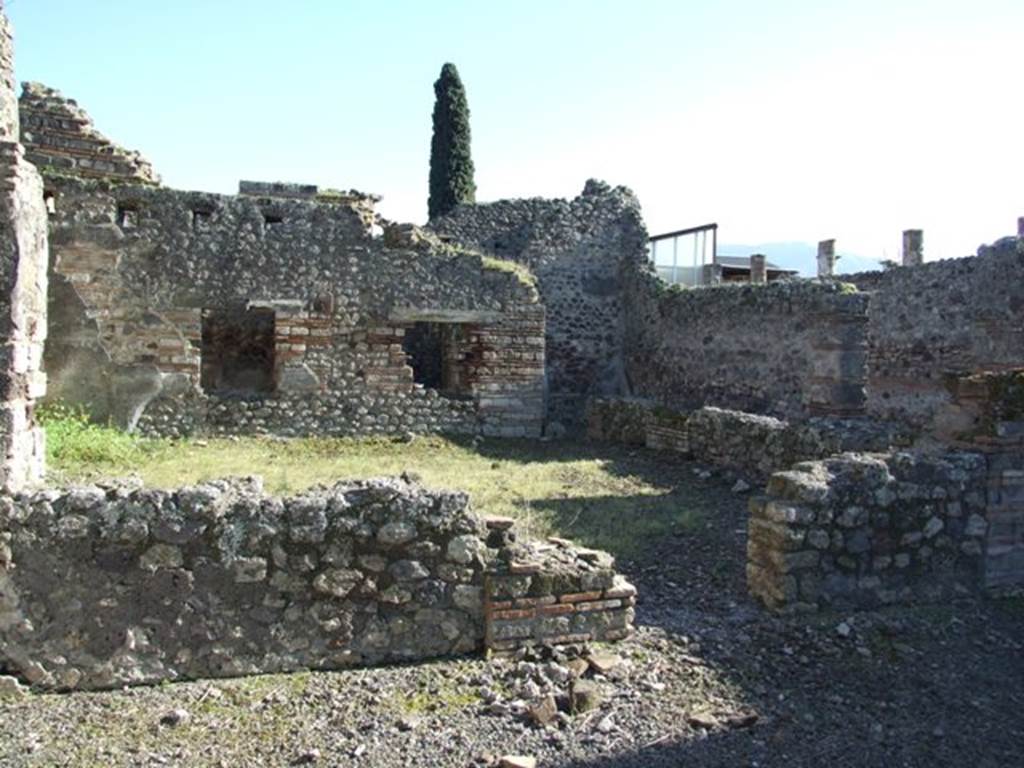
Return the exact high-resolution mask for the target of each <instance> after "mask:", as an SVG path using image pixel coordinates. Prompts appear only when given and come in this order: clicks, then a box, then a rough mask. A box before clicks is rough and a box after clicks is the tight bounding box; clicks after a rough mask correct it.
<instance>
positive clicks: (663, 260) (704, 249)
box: [648, 224, 718, 285]
mask: <svg viewBox="0 0 1024 768" xmlns="http://www.w3.org/2000/svg"><path fill="white" fill-rule="evenodd" d="M709 233H710V238H709V237H708V235H709ZM709 239H710V244H709V242H708V240H709ZM648 243H649V248H650V251H649V253H650V259H651V262H652V263H653V264H654V268H655V270H656V271H657V273H658V275H659V276H660V277H661V278H662V279H663V280H664V281H665V282H668V283H679V284H682V285H701V284H702V283H703V278H704V265H705V264H713V263H714V262H715V256H716V255H717V252H718V224H703V225H701V226H699V227H690V228H688V229H680V230H676V231H675V232H666V233H665V234H663V235H655V236H654V237H652V238H650V239H649V241H648ZM709 245H710V247H709Z"/></svg>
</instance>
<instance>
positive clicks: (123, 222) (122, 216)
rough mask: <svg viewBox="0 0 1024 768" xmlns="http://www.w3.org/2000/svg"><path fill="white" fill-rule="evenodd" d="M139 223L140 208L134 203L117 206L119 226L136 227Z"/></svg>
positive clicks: (125, 227) (123, 227) (122, 227)
mask: <svg viewBox="0 0 1024 768" xmlns="http://www.w3.org/2000/svg"><path fill="white" fill-rule="evenodd" d="M138 224H139V209H138V208H136V207H135V206H133V205H119V206H117V226H119V227H120V228H121V229H134V228H135V227H136V226H138Z"/></svg>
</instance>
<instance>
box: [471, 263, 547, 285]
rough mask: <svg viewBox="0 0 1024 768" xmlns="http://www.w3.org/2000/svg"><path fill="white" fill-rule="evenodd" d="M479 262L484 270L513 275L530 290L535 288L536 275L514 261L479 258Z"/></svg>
mask: <svg viewBox="0 0 1024 768" xmlns="http://www.w3.org/2000/svg"><path fill="white" fill-rule="evenodd" d="M480 261H481V262H483V265H484V269H490V270H494V271H496V272H507V273H509V274H511V275H515V276H516V278H517V279H518V280H519V282H520V283H522V284H523V285H528V286H530V287H531V288H536V287H537V277H536V275H534V274H533V272H531V271H530V270H529V269H527V268H526V267H524V266H523V265H522V264H519V263H517V262H515V261H509V260H508V259H498V258H495V257H494V256H481V257H480Z"/></svg>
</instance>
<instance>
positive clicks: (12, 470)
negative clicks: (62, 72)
mask: <svg viewBox="0 0 1024 768" xmlns="http://www.w3.org/2000/svg"><path fill="white" fill-rule="evenodd" d="M13 66H14V49H13V42H12V38H11V28H10V24H9V22H8V21H7V17H6V16H5V15H4V14H3V9H2V6H0V489H3V490H12V489H17V488H21V487H23V486H25V485H28V484H31V483H33V482H35V481H37V480H39V479H40V478H41V477H42V474H43V461H44V456H45V451H44V438H43V433H42V430H41V429H40V427H39V426H38V424H37V423H36V418H35V402H36V400H37V398H40V397H42V396H43V394H45V392H46V375H45V374H44V373H43V371H42V360H43V341H44V339H45V338H46V291H47V275H46V269H47V232H46V228H47V219H46V206H45V204H44V201H43V182H42V179H41V178H40V176H39V173H38V172H37V171H36V169H35V168H34V167H33V166H32V165H31V164H29V163H28V162H26V160H25V150H24V148H23V147H22V146H21V145H20V144H19V143H18V105H17V99H16V98H15V95H14V77H13Z"/></svg>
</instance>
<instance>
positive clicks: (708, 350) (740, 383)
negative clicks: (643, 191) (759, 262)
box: [625, 266, 868, 418]
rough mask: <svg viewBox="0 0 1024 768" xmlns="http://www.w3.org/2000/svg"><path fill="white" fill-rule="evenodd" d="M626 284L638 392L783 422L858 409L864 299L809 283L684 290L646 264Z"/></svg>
mask: <svg viewBox="0 0 1024 768" xmlns="http://www.w3.org/2000/svg"><path fill="white" fill-rule="evenodd" d="M627 285H628V292H627V304H628V312H627V321H628V325H627V332H626V336H625V358H626V374H627V376H628V378H629V382H630V385H631V390H632V394H633V395H636V396H638V397H645V398H650V399H653V400H656V401H658V402H659V403H661V404H663V405H667V406H672V407H679V408H684V409H690V408H696V407H700V406H702V405H715V406H721V407H726V408H734V409H738V410H743V411H752V412H756V413H765V414H769V415H773V416H780V417H784V418H794V417H802V416H807V415H814V414H830V415H841V416H847V415H856V414H859V413H860V412H861V411H862V409H863V405H864V381H865V375H866V374H865V356H866V325H867V302H868V297H867V295H866V294H860V293H856V292H850V291H849V290H848V289H847V288H846V287H844V286H841V285H837V284H820V283H811V282H800V283H790V282H779V283H772V284H769V285H721V286H714V287H707V288H694V289H678V288H674V287H670V286H668V285H667V284H666V283H664V282H663V281H662V280H660V279H659V278H658V277H657V275H655V274H654V272H653V271H652V270H651V269H650V268H649V267H646V266H645V267H644V268H643V269H636V270H633V271H632V272H631V273H630V274H629V279H628V281H627Z"/></svg>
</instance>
